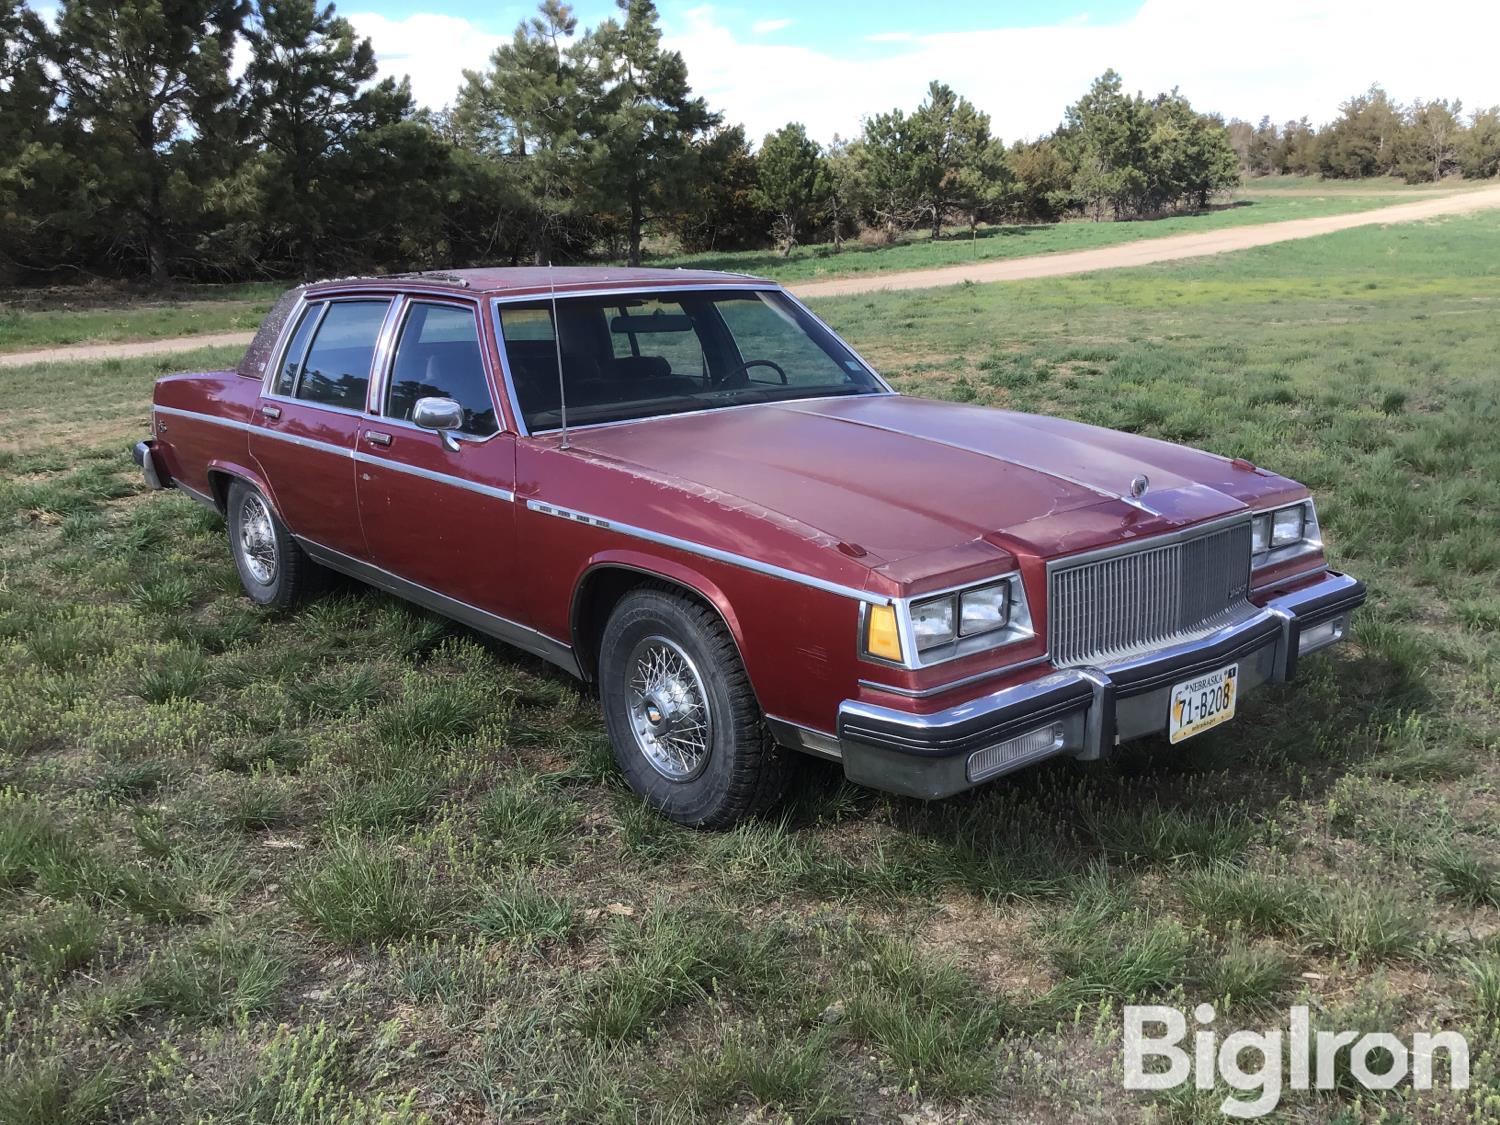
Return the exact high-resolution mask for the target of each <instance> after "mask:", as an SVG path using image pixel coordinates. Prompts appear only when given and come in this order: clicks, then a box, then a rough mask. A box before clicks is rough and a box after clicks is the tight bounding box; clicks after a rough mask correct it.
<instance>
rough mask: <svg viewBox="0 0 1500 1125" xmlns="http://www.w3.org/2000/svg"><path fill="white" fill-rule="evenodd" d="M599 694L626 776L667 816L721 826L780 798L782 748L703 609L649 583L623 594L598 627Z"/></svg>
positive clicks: (715, 622) (719, 627)
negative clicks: (600, 635)
mask: <svg viewBox="0 0 1500 1125" xmlns="http://www.w3.org/2000/svg"><path fill="white" fill-rule="evenodd" d="M599 695H600V698H601V700H602V701H603V704H604V722H605V726H606V728H607V729H608V731H609V737H610V742H611V743H612V744H613V746H614V751H615V760H616V761H618V762H619V764H620V769H621V770H622V771H623V772H624V774H625V777H626V780H628V781H629V782H630V785H631V788H633V789H634V790H635V791H636V792H637V793H640V794H641V795H642V796H643V797H644V798H645V799H646V801H647V803H648V804H650V805H651V806H652V807H653V808H655V809H657V810H658V811H659V812H661V813H662V814H663V815H664V816H666V817H668V818H669V819H671V820H675V821H676V822H677V823H679V824H688V825H695V826H701V827H706V828H720V827H725V826H728V825H731V824H734V823H736V822H738V821H740V820H743V819H744V818H745V817H747V816H751V815H753V814H755V813H757V812H760V811H762V810H764V809H766V808H767V807H769V806H770V805H772V804H774V803H775V802H776V801H777V800H778V799H779V798H780V796H781V794H782V791H783V790H784V788H785V786H786V779H787V775H788V771H789V762H788V760H787V752H786V751H785V750H783V749H781V748H780V747H779V746H777V745H776V744H775V743H774V742H773V741H772V740H771V738H770V736H769V734H768V732H767V731H766V728H765V723H764V722H763V721H762V717H761V712H760V706H759V704H758V703H757V702H756V699H755V693H754V691H753V690H752V689H751V687H750V678H749V676H747V675H746V673H745V666H744V664H742V663H741V661H740V656H739V652H738V651H737V650H736V648H735V645H734V640H733V638H732V637H730V635H729V631H728V630H727V629H726V628H725V627H724V623H723V622H722V621H721V620H720V619H719V616H718V615H717V614H716V613H714V612H713V611H712V610H711V609H709V608H708V607H706V606H704V605H702V604H700V603H698V602H696V601H693V600H691V599H689V598H687V597H684V596H683V595H681V594H678V593H676V592H674V591H672V590H670V589H667V588H658V587H655V586H648V587H643V588H641V589H638V590H635V591H632V592H631V593H629V594H627V595H626V596H625V597H624V598H623V599H622V600H621V602H620V604H619V605H618V606H616V607H615V611H614V613H613V614H612V615H611V616H610V619H609V623H608V624H607V625H606V626H605V629H604V640H603V643H602V644H601V646H600V650H599Z"/></svg>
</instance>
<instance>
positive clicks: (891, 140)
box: [861, 109, 927, 242]
mask: <svg viewBox="0 0 1500 1125" xmlns="http://www.w3.org/2000/svg"><path fill="white" fill-rule="evenodd" d="M861 152H862V155H863V164H864V183H865V187H866V189H867V190H868V192H869V211H870V215H871V217H872V218H873V219H874V220H875V222H877V223H878V224H880V226H881V227H883V228H884V231H885V238H886V241H888V242H889V241H893V240H894V239H895V237H896V234H897V232H898V231H903V230H909V229H910V228H911V227H912V226H914V225H915V224H916V223H917V222H918V221H919V220H920V218H921V216H922V213H923V211H922V184H923V182H924V177H925V164H926V159H927V150H926V144H925V139H924V138H923V136H922V131H921V130H920V129H919V128H918V127H917V124H916V122H915V121H913V120H912V119H911V118H910V117H908V116H906V114H905V113H903V112H902V111H901V110H899V109H893V110H891V111H890V112H889V113H877V114H875V116H873V117H869V118H866V119H865V130H864V137H863V144H862V146H861Z"/></svg>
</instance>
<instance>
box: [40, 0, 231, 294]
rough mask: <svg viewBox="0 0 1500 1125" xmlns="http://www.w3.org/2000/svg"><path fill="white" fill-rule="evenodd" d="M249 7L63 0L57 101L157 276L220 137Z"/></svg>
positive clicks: (56, 41) (194, 1) (166, 271)
mask: <svg viewBox="0 0 1500 1125" xmlns="http://www.w3.org/2000/svg"><path fill="white" fill-rule="evenodd" d="M247 11H248V3H247V0H63V3H62V7H61V9H60V11H59V13H58V19H57V34H56V36H55V37H54V38H53V40H52V43H53V49H52V51H51V55H52V59H51V61H52V63H53V65H54V67H55V69H56V73H57V76H58V82H59V86H60V88H61V91H62V99H61V104H62V105H63V107H64V110H65V113H66V115H67V117H68V118H70V119H71V120H72V121H73V122H74V123H76V124H77V125H78V126H79V127H80V128H81V129H82V130H83V131H85V132H86V133H87V135H88V146H89V152H88V159H89V162H90V164H91V166H92V167H91V172H92V174H93V175H95V176H97V177H98V179H99V181H100V183H101V185H102V186H101V191H102V193H103V194H104V195H105V196H106V197H107V198H109V199H112V200H113V201H114V202H115V205H116V206H117V208H118V210H119V212H120V213H119V216H118V221H119V222H120V223H121V224H122V225H123V227H124V228H125V230H126V232H127V233H128V234H129V235H130V236H132V237H133V238H134V240H135V241H136V242H137V243H138V245H139V247H140V249H141V251H142V252H143V254H144V257H145V259H146V263H147V268H148V270H149V272H150V275H151V278H152V280H153V281H155V282H157V283H162V282H165V281H166V280H167V279H168V278H169V276H170V269H171V254H172V247H173V241H174V236H175V235H176V234H178V233H179V229H180V228H181V226H182V225H183V224H182V217H183V216H184V214H186V215H187V216H188V217H191V215H192V214H193V213H194V211H195V209H196V207H197V206H198V205H199V203H200V202H201V191H202V188H203V179H204V169H203V166H202V161H200V160H198V159H197V157H198V156H199V155H200V154H201V153H205V152H207V151H208V150H209V148H210V147H211V145H210V144H206V143H204V142H205V141H210V142H212V141H218V140H221V139H222V132H223V130H224V129H225V126H226V119H225V112H226V108H227V107H229V106H230V104H231V102H232V98H233V94H234V83H233V82H232V81H231V79H230V76H229V66H230V54H231V52H232V50H233V48H234V42H235V37H236V36H237V35H238V33H239V31H240V28H241V26H242V25H243V23H244V20H245V16H246V14H247ZM193 137H196V138H197V140H198V142H199V143H197V144H194V143H193V142H192V140H191V138H193Z"/></svg>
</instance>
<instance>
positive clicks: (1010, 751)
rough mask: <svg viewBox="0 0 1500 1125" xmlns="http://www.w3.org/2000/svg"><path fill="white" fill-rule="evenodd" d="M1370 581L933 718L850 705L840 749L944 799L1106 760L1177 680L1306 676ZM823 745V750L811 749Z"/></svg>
mask: <svg viewBox="0 0 1500 1125" xmlns="http://www.w3.org/2000/svg"><path fill="white" fill-rule="evenodd" d="M1364 600H1365V587H1364V583H1362V582H1359V581H1358V580H1356V579H1353V578H1350V577H1349V576H1348V575H1345V574H1337V573H1334V572H1332V571H1330V572H1329V573H1327V574H1326V575H1325V576H1324V577H1323V578H1322V580H1321V581H1318V582H1315V583H1313V584H1312V585H1311V586H1308V587H1305V588H1304V589H1301V590H1298V591H1296V592H1295V593H1291V594H1285V595H1283V596H1281V597H1279V598H1275V599H1273V600H1272V601H1270V602H1269V603H1267V604H1266V605H1265V606H1263V607H1261V608H1260V609H1258V610H1257V611H1256V612H1254V613H1253V614H1252V615H1250V616H1249V617H1247V618H1246V619H1244V620H1242V621H1238V622H1236V623H1234V624H1233V625H1229V626H1226V627H1225V628H1223V629H1220V630H1219V631H1217V632H1215V633H1213V634H1211V635H1209V636H1207V637H1204V638H1202V639H1200V640H1197V641H1193V642H1191V643H1188V644H1182V645H1177V646H1174V647H1172V648H1167V649H1162V650H1159V651H1157V652H1153V653H1150V654H1149V655H1147V656H1144V657H1141V658H1138V659H1135V660H1131V661H1129V662H1126V663H1122V664H1114V665H1109V666H1107V667H1101V668H1070V669H1068V670H1066V671H1061V672H1054V673H1052V674H1051V675H1047V676H1042V677H1040V678H1039V679H1036V680H1031V681H1029V682H1027V683H1024V684H1018V685H1016V686H1015V687H1009V688H1003V689H1002V690H1000V691H996V692H992V693H990V694H989V695H984V696H980V697H978V698H975V699H971V700H967V701H966V702H963V703H959V704H955V705H954V706H952V707H948V708H945V709H944V710H941V711H935V712H931V713H928V714H916V713H914V712H911V711H902V710H898V709H896V708H890V707H880V706H877V705H875V704H871V703H865V702H862V701H858V700H845V702H844V703H843V705H842V706H841V707H840V708H839V717H838V733H837V737H836V739H831V740H830V739H827V738H826V736H824V739H825V741H831V742H836V747H832V746H829V747H825V752H826V751H832V752H834V753H836V754H837V756H838V757H839V758H841V759H842V761H843V764H844V772H845V773H846V774H847V775H848V777H849V778H850V780H852V781H857V782H859V783H861V784H864V785H869V786H872V787H873V788H877V789H885V790H888V791H890V792H895V793H903V794H907V795H909V796H914V797H924V798H936V797H945V796H948V795H950V794H952V793H957V792H959V791H961V790H963V789H969V788H972V787H973V786H974V785H977V784H979V783H981V782H984V781H989V780H990V779H992V778H996V777H999V776H1001V775H1002V774H1006V773H1009V772H1010V771H1012V770H1015V769H1019V768H1021V767H1022V766H1027V765H1031V764H1033V763H1035V762H1038V761H1042V760H1043V759H1046V758H1051V757H1056V756H1058V755H1063V754H1066V755H1071V756H1073V757H1076V758H1081V759H1084V760H1094V759H1098V758H1102V757H1104V756H1105V755H1106V754H1108V753H1109V751H1110V750H1111V749H1112V748H1113V747H1114V746H1116V745H1118V744H1119V743H1121V742H1126V741H1129V740H1131V739H1134V738H1142V737H1145V736H1147V735H1152V734H1159V733H1162V732H1163V731H1164V730H1165V729H1166V718H1167V707H1168V696H1169V695H1170V694H1171V690H1172V685H1173V684H1176V683H1180V682H1182V681H1183V680H1185V679H1190V678H1192V677H1193V676H1194V675H1197V674H1199V673H1203V672H1209V671H1212V670H1214V669H1216V668H1221V667H1223V666H1224V665H1226V664H1231V663H1236V662H1238V663H1239V666H1240V670H1239V691H1240V693H1241V694H1244V693H1245V692H1246V691H1249V690H1253V689H1254V688H1256V687H1259V686H1260V685H1261V684H1263V683H1266V682H1283V681H1286V680H1290V679H1292V678H1294V677H1295V676H1296V674H1297V663H1298V661H1299V660H1300V659H1301V658H1302V657H1304V656H1306V655H1308V654H1309V653H1312V652H1316V651H1318V650H1319V649H1322V648H1326V647H1327V646H1328V645H1331V644H1333V643H1334V642H1335V641H1338V640H1341V639H1342V638H1343V637H1344V635H1345V634H1346V633H1347V631H1348V626H1349V615H1350V613H1351V612H1352V611H1353V610H1354V609H1356V608H1358V607H1359V606H1360V605H1362V604H1363V603H1364ZM809 748H813V747H809Z"/></svg>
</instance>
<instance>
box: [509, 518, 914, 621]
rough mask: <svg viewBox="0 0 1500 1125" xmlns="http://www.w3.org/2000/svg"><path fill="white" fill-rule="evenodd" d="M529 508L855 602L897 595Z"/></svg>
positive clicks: (885, 601)
mask: <svg viewBox="0 0 1500 1125" xmlns="http://www.w3.org/2000/svg"><path fill="white" fill-rule="evenodd" d="M526 507H527V508H528V509H529V510H530V511H533V512H538V513H540V514H542V515H544V516H556V517H558V518H559V519H565V520H571V521H572V522H574V523H586V524H589V525H590V526H592V527H602V528H604V529H606V530H608V531H616V532H619V533H620V534H621V535H628V536H630V537H631V538H633V539H643V540H645V541H646V542H647V543H656V544H659V545H660V546H663V547H673V548H675V549H676V550H679V551H686V552H687V553H688V554H690V555H699V556H701V557H702V558H706V559H713V560H715V561H716V562H722V563H728V564H729V565H730V566H737V567H740V568H741V569H743V570H752V571H754V572H755V573H757V574H764V575H766V576H768V577H770V578H780V579H783V580H785V581H787V582H795V583H797V584H798V585H799V586H810V587H812V588H813V589H815V590H824V591H826V592H828V593H830V594H838V595H839V596H840V597H845V598H853V599H854V600H855V601H860V602H868V603H870V604H871V605H890V604H892V602H893V601H894V599H893V598H890V597H887V596H886V595H885V594H877V593H875V592H874V591H871V590H859V589H856V588H855V587H853V586H844V585H842V584H840V583H838V582H830V581H828V580H827V579H825V578H817V577H814V576H813V575H811V574H803V573H801V572H799V571H795V570H788V569H787V568H786V567H784V566H776V565H774V564H772V563H767V562H761V561H760V560H759V559H752V558H749V557H747V556H745V555H737V554H735V553H734V552H733V551H724V550H720V549H719V548H718V547H710V546H708V545H707V544H704V543H694V542H693V541H692V540H690V539H679V538H678V537H677V536H675V535H665V534H663V533H662V532H659V531H649V530H647V529H646V528H644V527H637V526H635V525H634V524H629V523H620V522H618V521H616V520H609V519H605V518H604V517H603V516H595V515H590V514H589V513H587V512H580V511H578V510H577V509H574V508H563V507H560V506H558V505H556V504H548V503H544V502H543V501H541V500H528V501H526Z"/></svg>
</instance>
